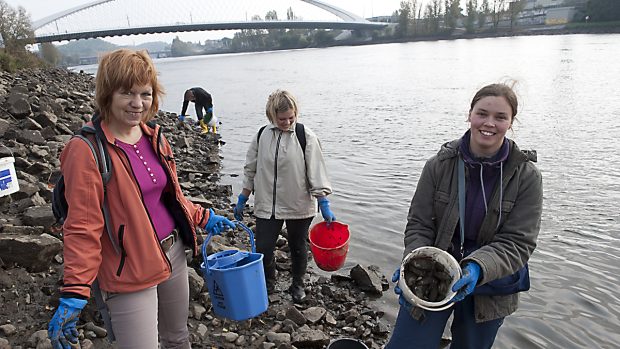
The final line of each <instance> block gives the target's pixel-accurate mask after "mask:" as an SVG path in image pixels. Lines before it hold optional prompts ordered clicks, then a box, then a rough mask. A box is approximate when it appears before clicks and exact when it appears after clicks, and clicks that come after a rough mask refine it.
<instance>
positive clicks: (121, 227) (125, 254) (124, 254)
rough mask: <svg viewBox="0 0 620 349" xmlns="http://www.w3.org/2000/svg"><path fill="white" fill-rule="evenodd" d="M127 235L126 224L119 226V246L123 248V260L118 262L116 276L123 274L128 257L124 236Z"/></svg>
mask: <svg viewBox="0 0 620 349" xmlns="http://www.w3.org/2000/svg"><path fill="white" fill-rule="evenodd" d="M124 235H125V225H124V224H121V226H120V227H118V246H119V247H120V249H121V262H120V263H119V264H118V269H117V270H116V276H121V272H122V271H123V267H124V266H125V258H126V257H127V252H125V246H124V244H123V236H124Z"/></svg>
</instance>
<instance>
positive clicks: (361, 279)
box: [350, 264, 383, 294]
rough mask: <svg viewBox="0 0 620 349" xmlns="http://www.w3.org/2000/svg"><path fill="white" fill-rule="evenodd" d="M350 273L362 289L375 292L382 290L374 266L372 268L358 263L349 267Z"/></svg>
mask: <svg viewBox="0 0 620 349" xmlns="http://www.w3.org/2000/svg"><path fill="white" fill-rule="evenodd" d="M350 275H351V278H352V279H353V280H355V283H357V285H359V287H360V288H361V289H362V290H364V291H367V292H370V293H375V294H381V292H383V286H382V285H381V283H382V282H381V275H379V274H378V273H377V272H376V267H375V268H374V269H373V268H370V267H368V268H367V267H364V266H361V265H359V264H358V265H356V266H354V267H353V268H352V269H351V273H350Z"/></svg>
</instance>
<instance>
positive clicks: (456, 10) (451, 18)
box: [444, 0, 461, 30]
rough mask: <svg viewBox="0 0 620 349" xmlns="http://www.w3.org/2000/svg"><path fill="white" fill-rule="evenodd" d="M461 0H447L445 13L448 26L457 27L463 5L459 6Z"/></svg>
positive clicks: (445, 21)
mask: <svg viewBox="0 0 620 349" xmlns="http://www.w3.org/2000/svg"><path fill="white" fill-rule="evenodd" d="M459 4H460V0H445V3H444V6H445V9H446V11H445V14H444V23H445V25H446V27H448V28H450V29H451V30H454V28H456V24H457V22H458V20H459V18H461V7H460V6H459Z"/></svg>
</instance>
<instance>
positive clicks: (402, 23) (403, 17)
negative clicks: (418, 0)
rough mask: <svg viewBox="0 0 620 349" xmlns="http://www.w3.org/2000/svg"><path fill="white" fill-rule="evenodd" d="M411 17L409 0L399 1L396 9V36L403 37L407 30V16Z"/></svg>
mask: <svg viewBox="0 0 620 349" xmlns="http://www.w3.org/2000/svg"><path fill="white" fill-rule="evenodd" d="M410 17H411V3H410V2H409V1H401V2H400V10H399V11H398V25H397V26H396V37H399V38H404V37H406V36H407V33H408V31H409V18H410Z"/></svg>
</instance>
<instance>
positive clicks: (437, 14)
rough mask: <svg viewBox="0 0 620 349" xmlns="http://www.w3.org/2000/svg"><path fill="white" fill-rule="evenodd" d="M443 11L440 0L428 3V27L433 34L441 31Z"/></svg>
mask: <svg viewBox="0 0 620 349" xmlns="http://www.w3.org/2000/svg"><path fill="white" fill-rule="evenodd" d="M441 12H442V11H441V1H440V0H432V2H430V3H428V4H427V5H426V28H427V30H428V33H429V34H431V35H433V34H437V33H439V20H440V18H441Z"/></svg>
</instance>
